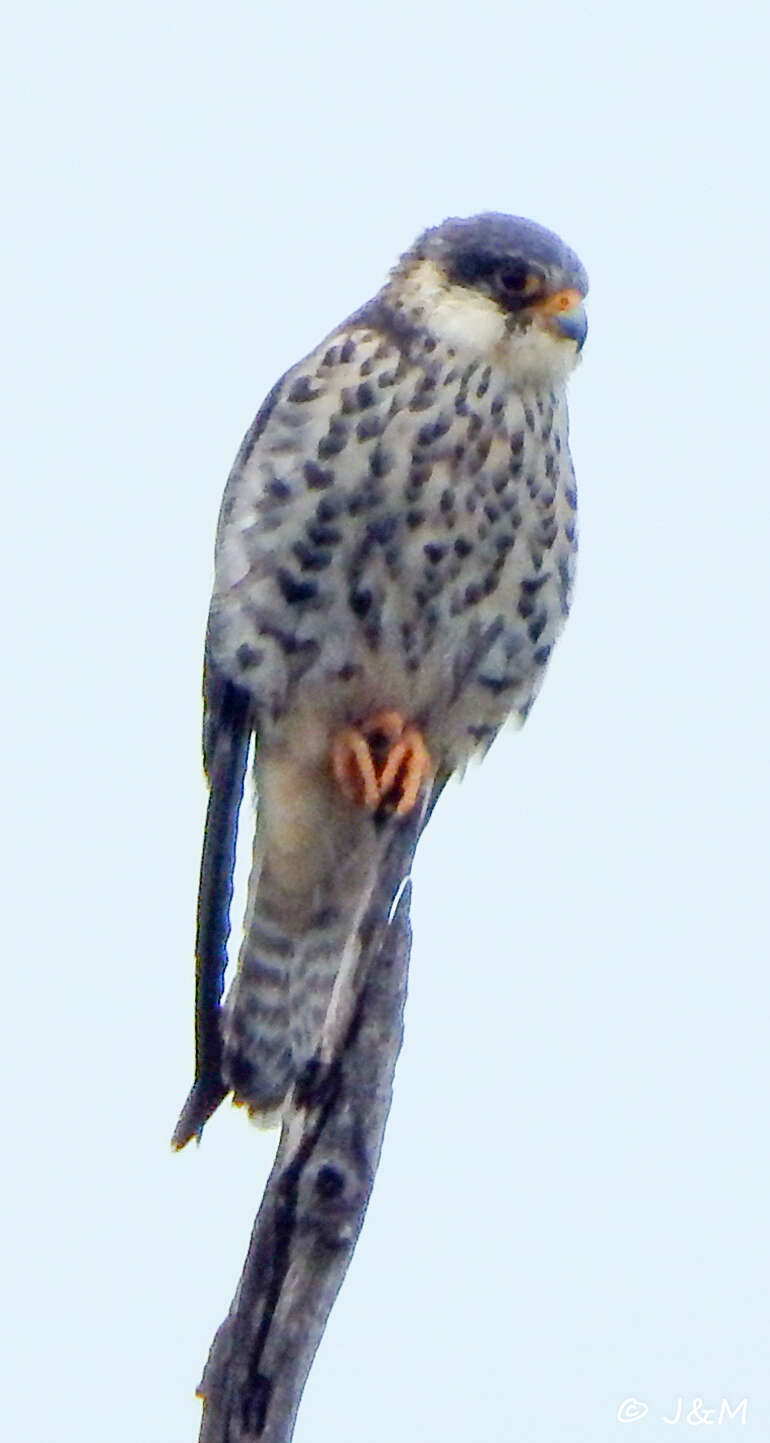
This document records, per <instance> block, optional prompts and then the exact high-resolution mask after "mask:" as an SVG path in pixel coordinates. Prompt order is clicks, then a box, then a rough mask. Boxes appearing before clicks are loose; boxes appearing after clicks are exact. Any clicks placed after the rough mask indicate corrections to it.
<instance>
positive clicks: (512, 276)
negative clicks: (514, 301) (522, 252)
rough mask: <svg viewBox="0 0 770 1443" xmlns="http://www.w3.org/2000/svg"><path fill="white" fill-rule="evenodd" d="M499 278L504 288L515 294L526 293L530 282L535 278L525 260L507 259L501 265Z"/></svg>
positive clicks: (521, 294) (510, 293)
mask: <svg viewBox="0 0 770 1443" xmlns="http://www.w3.org/2000/svg"><path fill="white" fill-rule="evenodd" d="M497 278H498V280H499V282H500V285H501V287H502V289H503V290H504V291H507V292H508V293H509V295H513V296H523V295H526V294H527V291H528V289H529V282H530V280H531V279H534V277H533V276H532V275H531V272H530V270H529V267H528V266H527V265H525V263H524V261H506V262H505V264H504V265H502V266H501V267H500V269H499V271H498V273H497Z"/></svg>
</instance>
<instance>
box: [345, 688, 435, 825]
mask: <svg viewBox="0 0 770 1443" xmlns="http://www.w3.org/2000/svg"><path fill="white" fill-rule="evenodd" d="M331 759H332V771H333V773H334V777H335V780H336V781H337V784H338V785H339V787H340V788H341V789H342V791H343V792H344V793H345V796H346V797H348V798H349V800H350V801H352V802H356V803H357V805H359V806H363V807H366V809H367V810H368V811H375V810H376V808H377V807H378V806H381V805H385V806H387V807H388V808H389V809H390V810H391V811H393V812H395V814H396V816H397V817H406V816H408V814H409V813H410V812H411V810H412V808H413V807H414V806H415V804H416V802H417V799H418V797H419V795H420V792H421V790H422V787H423V784H424V782H425V781H426V780H427V778H428V777H429V776H430V773H431V761H430V755H429V753H428V748H427V747H426V745H425V741H424V739H423V736H422V732H421V731H420V730H419V728H417V727H415V726H411V725H409V724H407V722H406V721H405V720H404V718H403V717H402V715H401V713H400V712H397V711H380V712H375V713H373V715H372V716H370V717H367V719H366V721H364V722H362V723H361V725H360V726H358V727H345V728H344V730H343V731H341V732H339V733H338V734H337V736H336V737H335V739H334V742H333V744H332V753H331Z"/></svg>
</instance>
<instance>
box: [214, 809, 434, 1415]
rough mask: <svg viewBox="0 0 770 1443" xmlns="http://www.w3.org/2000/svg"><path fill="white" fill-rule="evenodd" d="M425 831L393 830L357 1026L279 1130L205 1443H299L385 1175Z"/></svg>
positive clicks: (415, 823)
mask: <svg viewBox="0 0 770 1443" xmlns="http://www.w3.org/2000/svg"><path fill="white" fill-rule="evenodd" d="M438 790H440V788H437V792H438ZM436 794H437V793H436ZM434 800H435V797H434V798H433V799H432V801H434ZM424 820H425V819H424V817H423V818H420V817H416V818H414V819H413V820H412V819H410V820H409V821H408V822H406V823H400V824H396V825H394V826H393V832H392V835H391V837H390V839H389V840H388V844H387V846H386V848H385V851H384V863H383V867H382V873H381V876H380V879H379V882H378V886H377V889H376V895H375V897H374V899H373V905H372V907H371V909H370V911H369V912H368V914H367V916H366V918H365V919H364V921H363V923H362V925H361V929H360V936H361V940H362V948H361V960H360V964H359V966H358V969H357V972H356V975H355V977H354V979H353V983H352V985H353V988H354V990H355V994H356V1000H355V1003H354V1006H353V1009H352V1013H351V1021H350V1023H349V1026H348V1028H347V1031H346V1034H345V1036H344V1037H343V1038H342V1040H341V1045H340V1047H339V1050H338V1051H337V1053H336V1055H335V1056H334V1057H333V1059H332V1061H331V1063H330V1064H329V1065H328V1066H326V1067H324V1068H323V1069H320V1068H319V1069H318V1071H317V1073H316V1075H315V1076H314V1077H313V1078H312V1081H310V1082H309V1083H308V1084H306V1085H305V1086H304V1088H303V1090H302V1093H301V1095H300V1096H299V1097H298V1099H297V1105H296V1106H295V1107H294V1108H293V1109H292V1114H291V1116H290V1117H289V1118H288V1119H287V1121H286V1122H285V1123H284V1126H283V1128H282V1131H281V1138H280V1141H279V1144H278V1151H277V1154H276V1159H275V1163H274V1164H273V1169H272V1172H271V1174H270V1177H269V1178H268V1182H267V1186H266V1188H265V1192H264V1195H263V1198H262V1203H261V1206H260V1209H259V1213H258V1215H257V1218H256V1221H255V1224H254V1228H253V1231H252V1235H251V1243H250V1245H249V1251H248V1255H247V1258H246V1262H245V1264H244V1269H243V1273H242V1275H241V1280H240V1283H239V1285H238V1290H237V1292H236V1295H235V1298H234V1300H233V1303H232V1306H231V1308H230V1312H229V1314H228V1317H227V1318H226V1319H225V1322H224V1323H223V1324H222V1325H221V1327H220V1328H219V1330H218V1332H217V1334H216V1336H215V1338H214V1342H213V1344H212V1347H211V1351H210V1353H209V1358H208V1362H207V1364H206V1368H205V1370H204V1374H203V1378H202V1381H201V1383H200V1387H199V1390H198V1391H199V1394H200V1396H201V1397H202V1398H203V1400H204V1409H203V1421H202V1424H201V1431H200V1438H199V1443H290V1439H291V1437H292V1433H293V1431H294V1423H295V1419H296V1416H297V1409H298V1407H299V1402H300V1398H301V1396H302V1390H303V1388H304V1386H305V1382H306V1379H307V1375H308V1373H309V1371H310V1366H311V1364H312V1361H313V1358H314V1356H315V1352H316V1349H317V1347H318V1344H319V1342H320V1340H321V1337H322V1336H323V1331H324V1328H325V1326H326V1321H327V1318H328V1316H329V1313H330V1311H331V1308H332V1305H333V1303H334V1299H335V1298H336V1296H337V1293H338V1291H339V1289H340V1286H341V1284H342V1281H343V1278H344V1276H345V1272H346V1270H347V1267H348V1264H349V1262H350V1259H351V1257H352V1254H353V1249H354V1248H355V1245H356V1242H357V1240H358V1235H359V1233H360V1231H361V1226H362V1224H363V1220H364V1215H365V1212H366V1207H367V1204H368V1202H369V1197H370V1195H371V1191H372V1186H373V1183H374V1177H375V1173H376V1170H377V1164H378V1162H379V1157H380V1149H381V1147H382V1139H383V1135H384V1131H385V1123H386V1121H387V1117H388V1112H389V1110H390V1103H391V1097H392V1086H393V1074H394V1070H395V1065H396V1059H397V1057H398V1054H399V1051H400V1048H401V1039H402V1034H403V1011H404V1002H405V998H406V981H407V972H408V966H409V953H410V949H411V928H410V922H409V907H410V901H411V884H410V883H409V882H408V881H405V879H406V878H407V877H408V874H409V870H410V868H411V863H412V859H413V856H414V850H415V847H416V845H417V839H418V836H419V833H420V831H421V830H422V825H424ZM399 888H402V890H401V895H400V897H398V893H399ZM396 897H398V903H397V905H396V907H395V911H393V904H394V901H395V899H396Z"/></svg>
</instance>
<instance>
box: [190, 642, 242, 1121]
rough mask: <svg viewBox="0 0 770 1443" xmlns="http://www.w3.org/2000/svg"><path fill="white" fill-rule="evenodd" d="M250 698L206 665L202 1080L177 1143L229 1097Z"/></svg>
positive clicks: (199, 982) (199, 957)
mask: <svg viewBox="0 0 770 1443" xmlns="http://www.w3.org/2000/svg"><path fill="white" fill-rule="evenodd" d="M251 731H252V718H251V700H250V697H249V695H248V693H247V692H245V691H243V690H242V689H241V688H240V687H237V686H235V685H234V684H233V683H232V682H231V681H229V680H228V679H227V678H226V677H223V676H222V675H221V674H219V673H218V672H217V671H216V670H215V669H214V668H213V667H212V666H211V663H210V661H209V660H208V659H207V661H206V664H205V667H204V744H203V746H204V765H205V768H206V774H207V776H208V780H209V803H208V809H207V812H206V829H205V832H204V837H203V853H202V856H201V870H200V882H199V886H198V924H197V930H196V938H195V1081H194V1083H193V1086H192V1090H191V1092H190V1095H189V1097H188V1098H187V1101H186V1103H185V1105H184V1107H183V1108H182V1112H181V1114H180V1117H179V1121H178V1123H177V1125H176V1128H175V1130H174V1135H173V1138H172V1145H173V1146H174V1147H175V1148H181V1147H184V1145H185V1143H187V1142H189V1141H190V1139H191V1138H192V1137H200V1134H201V1131H202V1129H203V1127H204V1124H205V1123H206V1122H207V1121H208V1119H209V1118H210V1116H211V1114H212V1113H213V1112H214V1111H215V1110H216V1108H217V1107H218V1106H219V1104H220V1102H221V1101H222V1099H223V1098H224V1097H225V1096H226V1094H227V1091H228V1088H227V1086H226V1084H225V1083H224V1082H223V1080H222V1034H221V1028H220V1004H221V1000H222V992H223V989H224V980H225V970H226V968H227V940H228V937H229V935H230V906H231V903H232V897H233V871H234V867H235V847H236V841H237V837H238V815H239V812H240V806H241V799H242V797H243V784H244V778H245V775H246V764H247V760H248V754H249V743H250V740H251Z"/></svg>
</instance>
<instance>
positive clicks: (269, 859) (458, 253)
mask: <svg viewBox="0 0 770 1443" xmlns="http://www.w3.org/2000/svg"><path fill="white" fill-rule="evenodd" d="M587 289H588V281H587V277H586V273H585V270H584V269H583V266H582V265H581V263H580V261H579V260H578V258H577V256H576V255H575V254H574V253H573V252H572V251H571V250H569V249H568V248H567V246H566V245H564V243H563V242H562V241H561V240H560V239H559V237H558V236H556V235H554V234H553V232H551V231H549V230H546V229H544V228H543V227H542V226H540V225H537V224H535V223H534V222H533V221H530V220H524V219H522V218H520V217H514V216H509V215H502V214H494V213H490V214H484V215H478V216H472V217H470V218H467V219H458V218H452V219H449V220H445V221H444V222H443V223H442V224H441V225H438V226H434V227H432V228H431V229H429V230H426V231H425V232H424V233H423V234H422V235H421V236H419V237H418V239H417V240H416V242H415V243H414V245H413V246H412V247H411V248H410V249H409V250H407V251H406V252H405V253H404V255H402V257H401V258H400V260H399V261H398V262H397V264H396V266H395V267H394V269H393V270H392V272H391V273H390V275H389V277H388V279H387V280H386V282H385V284H384V285H383V287H382V289H381V290H380V291H379V292H378V293H377V295H376V296H375V297H374V298H373V299H372V300H370V301H368V302H367V303H366V304H365V305H364V306H362V307H361V309H360V310H358V311H356V312H355V313H354V314H353V315H352V316H351V317H350V318H349V319H348V320H346V321H344V322H343V323H342V324H341V325H340V326H339V327H338V328H337V329H336V330H334V331H332V333H331V334H330V335H329V336H327V337H326V339H325V340H323V341H321V343H320V344H319V345H318V346H316V348H315V349H314V350H313V351H311V352H310V354H309V355H308V356H306V357H305V359H304V360H302V361H299V362H298V363H297V364H296V365H295V366H292V368H291V369H290V370H289V371H287V372H286V374H285V375H284V376H283V377H282V379H281V380H279V381H278V383H277V384H276V385H275V386H274V388H273V390H272V391H271V392H270V395H269V396H268V397H267V400H266V401H265V402H264V404H263V406H262V408H261V410H260V411H259V412H258V414H257V417H256V419H255V421H254V423H253V425H252V426H251V429H250V430H249V431H248V433H247V435H246V437H245V439H244V441H243V444H242V446H241V449H240V452H239V453H238V456H237V458H236V461H235V464H234V467H233V470H232V472H231V475H230V478H229V480H228V482H227V487H226V490H225V494H224V499H223V502H222V508H221V513H220V517H219V526H218V530H217V539H216V550H215V583H214V593H213V598H212V602H211V610H210V613H209V622H208V630H207V636H206V648H205V665H204V683H203V691H204V721H203V757H204V766H205V771H206V775H207V778H208V782H209V788H210V793H209V807H208V814H207V820H206V831H205V838H204V846H203V858H202V864H201V881H200V893H199V907H198V937H197V959H198V976H197V1003H196V1062H197V1075H196V1082H195V1086H194V1088H193V1092H192V1093H191V1095H190V1098H189V1099H188V1103H187V1105H186V1107H185V1109H184V1111H183V1113H182V1116H181V1118H180V1120H179V1123H178V1125H177V1131H176V1133H175V1136H174V1142H175V1144H176V1146H178V1147H181V1146H183V1145H184V1143H185V1142H187V1141H188V1140H189V1138H190V1137H192V1136H195V1135H196V1134H198V1135H199V1133H200V1130H201V1128H202V1126H203V1123H204V1122H205V1121H206V1119H207V1117H208V1116H209V1115H210V1114H211V1112H213V1110H214V1108H215V1107H216V1106H217V1105H218V1103H219V1102H220V1101H221V1100H222V1098H223V1097H224V1096H226V1094H227V1093H228V1092H230V1091H231V1092H232V1093H233V1095H234V1098H235V1100H236V1101H237V1102H241V1103H244V1104H245V1105H246V1106H247V1108H248V1109H249V1111H250V1112H251V1113H252V1114H254V1115H256V1116H260V1115H261V1116H265V1115H268V1116H270V1115H274V1114H275V1113H276V1112H278V1113H280V1111H281V1109H285V1106H286V1103H287V1099H290V1098H291V1096H292V1093H293V1090H294V1089H295V1088H296V1087H297V1084H298V1082H299V1080H300V1079H301V1078H302V1076H303V1072H304V1070H305V1069H306V1068H307V1066H308V1064H310V1065H311V1066H312V1064H313V1059H314V1058H316V1057H317V1055H318V1054H319V1048H322V1043H323V1038H324V1029H325V1026H326V1025H327V1023H328V1017H329V1014H330V1010H331V1009H332V1008H333V1006H334V1005H335V1003H336V1001H338V998H337V995H336V994H337V991H338V990H339V988H340V986H341V985H343V980H342V979H343V974H344V966H343V963H344V960H345V959H346V958H347V959H348V960H349V956H350V950H351V948H353V947H354V946H355V945H356V938H357V936H358V930H359V926H360V924H361V922H362V920H363V918H364V916H365V915H366V909H367V903H368V901H369V898H370V896H371V893H372V889H373V884H374V881H375V879H376V875H377V866H378V863H379V860H380V859H381V856H382V835H383V830H384V829H387V828H388V827H390V828H393V827H397V826H399V825H400V824H401V823H402V822H403V821H404V819H406V818H411V819H412V821H414V819H415V816H417V817H418V818H419V820H420V821H421V822H422V819H423V818H424V817H426V816H427V813H428V811H429V802H430V798H431V797H432V796H435V794H436V790H437V788H438V787H439V786H440V785H441V784H442V783H443V782H444V781H445V780H446V778H448V777H449V776H451V775H452V773H454V772H458V771H461V770H462V769H463V767H464V766H465V765H466V763H467V762H468V761H469V759H470V758H471V757H473V756H478V755H483V753H484V752H486V750H487V749H488V747H489V746H490V743H491V742H492V740H493V738H494V737H495V735H496V734H497V732H498V731H499V729H500V727H501V726H502V725H503V723H504V722H506V721H507V720H508V719H511V718H514V719H518V721H522V720H523V719H524V718H525V717H526V715H527V713H528V712H529V709H530V707H531V705H532V702H533V700H534V698H535V696H536V695H537V692H538V690H539V687H540V684H541V682H542V679H543V675H544V672H545V669H546V666H547V664H548V660H549V657H550V655H551V652H552V650H553V646H554V643H555V641H556V639H557V637H558V635H559V633H560V631H561V629H562V627H563V625H564V621H565V619H566V616H567V613H568V610H569V605H570V597H571V593H572V584H573V573H574V564H575V550H576V514H575V513H576V492H575V480H574V473H573V469H572V464H571V460H570V454H569V449H568V439H567V436H568V422H567V405H566V395H565V388H566V382H567V379H568V377H569V374H570V372H571V371H572V370H573V369H574V367H575V365H576V363H577V361H578V358H579V355H580V351H581V347H582V345H583V342H584V340H585V335H586V317H585V310H584V307H583V300H584V297H585V295H586V292H587ZM252 745H253V769H254V779H255V785H256V795H257V799H258V800H257V814H256V826H255V836H254V848H253V865H252V871H251V878H250V883H249V893H248V902H247V908H246V917H245V922H244V934H243V942H242V945H241V948H240V954H239V958H238V966H237V972H236V976H235V980H234V982H233V984H232V987H231V988H230V991H229V994H228V996H227V998H226V1001H225V1003H224V1005H222V1004H221V997H222V991H223V981H224V971H225V966H226V961H227V939H228V934H229V925H230V924H229V910H230V903H231V899H232V871H233V863H234V852H235V840H236V832H237V822H238V813H239V809H240V804H241V798H242V793H243V787H244V779H245V774H246V771H247V767H248V759H249V755H250V752H251V749H252ZM415 809H419V810H418V812H417V813H416V812H415Z"/></svg>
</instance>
